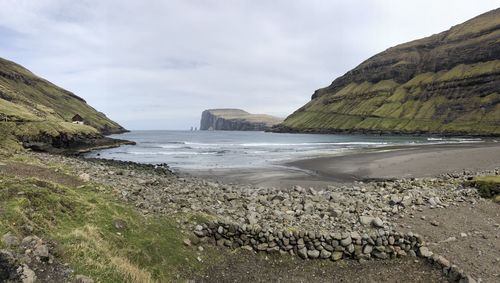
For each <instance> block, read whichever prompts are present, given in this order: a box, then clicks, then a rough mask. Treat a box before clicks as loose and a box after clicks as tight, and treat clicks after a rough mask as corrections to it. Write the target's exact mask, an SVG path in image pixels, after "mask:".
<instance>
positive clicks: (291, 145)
mask: <svg viewBox="0 0 500 283" xmlns="http://www.w3.org/2000/svg"><path fill="white" fill-rule="evenodd" d="M110 137H114V138H119V139H126V140H131V141H135V142H136V143H137V145H125V146H120V147H118V148H111V149H105V150H99V151H93V152H90V153H87V154H86V155H85V156H86V157H89V158H106V159H115V160H122V161H134V162H138V163H149V164H158V163H167V164H168V165H169V166H170V167H171V168H173V169H176V170H181V171H182V170H183V169H187V170H197V169H199V170H204V169H216V168H225V169H228V168H265V167H273V166H281V164H283V163H285V162H288V161H293V160H298V159H305V158H313V157H319V156H328V155H336V154H342V153H346V152H349V151H356V150H360V149H365V148H376V147H382V146H391V145H411V144H440V143H470V142H481V139H474V138H469V139H461V138H436V137H417V136H401V135H397V136H389V135H383V136H377V135H338V134H335V135H334V134H332V135H318V134H282V133H266V132H238V131H132V132H129V133H125V134H120V135H112V136H110Z"/></svg>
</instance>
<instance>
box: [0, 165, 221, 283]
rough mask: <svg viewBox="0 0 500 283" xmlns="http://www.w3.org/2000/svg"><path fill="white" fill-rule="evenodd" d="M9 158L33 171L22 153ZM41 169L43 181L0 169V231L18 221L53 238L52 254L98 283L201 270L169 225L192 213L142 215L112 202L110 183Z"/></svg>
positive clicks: (16, 229) (13, 228)
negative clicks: (117, 225) (123, 226)
mask: <svg viewBox="0 0 500 283" xmlns="http://www.w3.org/2000/svg"><path fill="white" fill-rule="evenodd" d="M13 159H14V160H16V161H15V162H17V163H19V164H24V165H22V166H28V165H26V164H28V163H31V165H29V166H31V169H32V170H36V168H37V165H36V161H35V160H30V159H29V157H26V156H24V155H18V156H16V157H14V158H11V159H10V160H7V161H6V160H3V162H8V163H12V162H13V161H12V160H13ZM0 160H1V159H0ZM33 162H35V163H34V164H33ZM40 165H41V164H40ZM40 170H42V169H40ZM43 170H46V169H43ZM48 170H49V171H50V172H51V173H44V178H43V180H41V179H40V177H39V176H38V177H37V176H25V175H22V174H21V175H22V176H16V175H1V174H0V208H1V213H2V217H1V218H0V235H3V234H4V233H6V232H8V231H10V232H13V233H15V234H17V235H19V236H21V237H22V235H23V232H22V231H23V229H22V226H23V225H24V224H28V225H31V226H32V227H34V233H35V234H36V235H38V236H42V237H43V238H45V239H50V240H55V241H56V242H57V256H58V257H59V258H61V259H62V260H63V261H65V262H68V263H70V264H71V267H72V268H74V269H75V274H86V275H89V276H91V277H92V278H94V279H98V280H99V281H98V282H173V281H178V280H179V281H181V279H182V278H184V276H188V277H189V276H192V274H191V273H196V272H201V271H202V268H203V265H202V264H201V263H199V262H198V261H197V260H196V256H197V253H196V251H195V249H194V248H190V247H185V246H184V245H183V244H182V239H183V238H185V237H187V236H186V235H185V234H184V233H183V232H182V231H181V230H180V229H179V228H178V227H177V224H176V219H182V220H188V219H189V218H190V217H191V216H187V215H179V216H178V217H179V218H176V217H174V216H170V217H146V216H143V215H141V214H140V213H139V212H138V211H137V209H136V208H135V207H133V206H130V205H128V204H124V203H122V202H121V201H119V200H117V196H115V195H114V194H113V190H112V188H109V187H105V186H102V185H99V184H94V183H82V182H81V181H80V180H79V179H78V178H76V177H75V176H74V175H73V174H74V173H72V172H70V171H68V169H67V168H62V167H61V166H58V165H57V164H54V165H53V166H51V167H49V168H48ZM61 172H66V173H61ZM116 219H120V220H124V221H125V222H126V223H127V228H126V229H124V230H117V229H116V228H115V226H114V225H113V221H114V220H116ZM197 220H198V221H199V219H197ZM1 245H2V244H1V243H0V248H2V247H1ZM205 256H210V257H211V262H216V261H217V258H218V256H217V255H211V254H210V249H208V250H206V251H205V252H204V255H203V257H205Z"/></svg>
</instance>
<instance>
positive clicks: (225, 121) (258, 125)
mask: <svg viewBox="0 0 500 283" xmlns="http://www.w3.org/2000/svg"><path fill="white" fill-rule="evenodd" d="M281 122H283V119H281V118H277V117H273V116H270V115H265V114H250V113H248V112H246V111H243V110H240V109H209V110H205V111H203V113H202V114H201V122H200V130H221V131H265V130H268V129H270V128H271V127H272V126H274V125H277V124H279V123H281Z"/></svg>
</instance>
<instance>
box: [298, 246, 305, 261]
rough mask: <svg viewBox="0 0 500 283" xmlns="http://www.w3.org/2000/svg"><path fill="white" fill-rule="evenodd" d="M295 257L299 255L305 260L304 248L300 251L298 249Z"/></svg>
mask: <svg viewBox="0 0 500 283" xmlns="http://www.w3.org/2000/svg"><path fill="white" fill-rule="evenodd" d="M297 255H299V256H300V257H301V258H302V259H306V258H307V249H306V248H305V247H304V248H302V249H299V250H298V251H297Z"/></svg>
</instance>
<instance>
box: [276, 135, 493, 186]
mask: <svg viewBox="0 0 500 283" xmlns="http://www.w3.org/2000/svg"><path fill="white" fill-rule="evenodd" d="M499 163H500V143H496V142H482V143H468V144H437V145H436V144H435V145H411V146H390V147H380V148H377V149H373V150H366V151H364V152H357V153H352V154H346V155H341V156H331V157H319V158H312V159H304V160H298V161H292V162H289V163H287V164H286V165H287V166H291V167H296V168H299V169H303V170H308V171H311V172H314V173H315V174H316V175H317V176H320V177H323V178H326V179H333V180H336V181H338V182H353V181H366V180H377V179H381V180H387V179H398V178H421V177H437V176H438V175H441V174H448V173H453V172H457V171H464V170H472V171H481V170H491V169H494V168H495V167H497V166H498V164H499Z"/></svg>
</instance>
